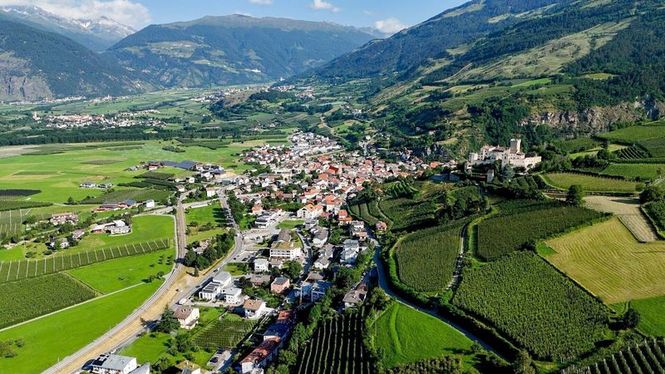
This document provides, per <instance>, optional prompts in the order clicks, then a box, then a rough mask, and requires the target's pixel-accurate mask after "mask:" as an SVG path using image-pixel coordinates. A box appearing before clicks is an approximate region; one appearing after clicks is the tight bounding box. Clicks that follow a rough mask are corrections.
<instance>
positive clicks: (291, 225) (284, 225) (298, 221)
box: [277, 219, 305, 230]
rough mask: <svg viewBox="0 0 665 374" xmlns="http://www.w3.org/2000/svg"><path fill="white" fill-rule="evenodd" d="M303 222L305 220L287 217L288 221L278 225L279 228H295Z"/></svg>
mask: <svg viewBox="0 0 665 374" xmlns="http://www.w3.org/2000/svg"><path fill="white" fill-rule="evenodd" d="M303 223H305V221H303V220H301V219H287V220H286V221H282V222H280V223H279V225H277V228H280V229H286V230H294V229H295V228H296V227H298V226H300V225H302V224H303Z"/></svg>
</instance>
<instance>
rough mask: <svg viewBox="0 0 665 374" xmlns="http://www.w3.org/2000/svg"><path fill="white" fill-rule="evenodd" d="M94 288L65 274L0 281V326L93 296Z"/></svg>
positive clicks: (37, 315) (52, 310)
mask: <svg viewBox="0 0 665 374" xmlns="http://www.w3.org/2000/svg"><path fill="white" fill-rule="evenodd" d="M95 296H96V294H95V291H93V290H92V289H91V288H89V287H87V286H85V285H84V284H82V283H80V282H77V281H76V280H74V279H73V278H71V277H69V276H67V275H65V274H52V275H45V276H43V277H39V278H32V279H24V280H21V281H18V282H11V283H3V284H0V305H2V309H3V312H2V313H0V328H2V327H7V326H11V325H14V324H16V323H18V322H22V321H27V320H29V319H32V318H35V317H39V316H41V315H44V314H48V313H50V312H54V311H56V310H60V309H62V308H65V307H68V306H70V305H74V304H78V303H81V302H83V301H86V300H89V299H92V298H93V297H95Z"/></svg>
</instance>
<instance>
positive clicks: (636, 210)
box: [584, 196, 658, 243]
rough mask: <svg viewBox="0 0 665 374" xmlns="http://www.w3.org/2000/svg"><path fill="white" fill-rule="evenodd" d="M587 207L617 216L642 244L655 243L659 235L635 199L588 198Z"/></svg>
mask: <svg viewBox="0 0 665 374" xmlns="http://www.w3.org/2000/svg"><path fill="white" fill-rule="evenodd" d="M584 201H586V204H587V207H589V208H591V209H594V210H597V211H600V212H605V213H612V214H614V215H616V216H617V217H618V218H619V220H620V221H621V223H623V225H624V226H626V228H627V229H628V230H629V231H630V232H631V233H632V234H633V236H635V239H637V240H638V241H640V242H642V243H649V242H655V241H656V240H658V235H656V233H655V232H654V229H653V227H652V226H651V224H650V223H649V221H648V220H647V218H646V217H645V216H644V213H642V210H640V202H639V200H638V199H637V198H634V197H613V196H588V197H586V198H585V199H584Z"/></svg>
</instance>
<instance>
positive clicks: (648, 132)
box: [600, 122, 665, 143]
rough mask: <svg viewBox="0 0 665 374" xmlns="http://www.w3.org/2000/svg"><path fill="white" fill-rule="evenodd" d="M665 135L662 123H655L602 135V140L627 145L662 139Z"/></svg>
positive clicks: (664, 127)
mask: <svg viewBox="0 0 665 374" xmlns="http://www.w3.org/2000/svg"><path fill="white" fill-rule="evenodd" d="M664 135H665V126H663V124H662V123H661V122H654V123H653V124H650V125H643V126H630V127H625V128H623V129H619V130H614V131H610V132H608V133H606V134H602V135H600V137H601V138H603V139H607V140H610V141H619V142H625V143H639V142H640V141H643V140H647V139H655V138H662V137H663V136H664Z"/></svg>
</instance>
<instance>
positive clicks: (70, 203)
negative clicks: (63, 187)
mask: <svg viewBox="0 0 665 374" xmlns="http://www.w3.org/2000/svg"><path fill="white" fill-rule="evenodd" d="M75 204H76V201H75V200H74V198H73V197H71V196H70V197H69V199H67V205H75Z"/></svg>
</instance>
